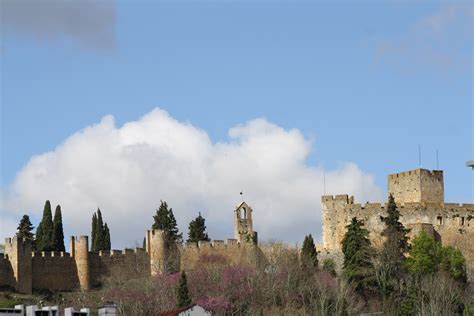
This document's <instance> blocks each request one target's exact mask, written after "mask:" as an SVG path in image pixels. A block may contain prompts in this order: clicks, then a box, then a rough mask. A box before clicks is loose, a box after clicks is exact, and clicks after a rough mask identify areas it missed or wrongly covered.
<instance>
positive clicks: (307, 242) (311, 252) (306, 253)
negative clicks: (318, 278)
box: [301, 234, 318, 269]
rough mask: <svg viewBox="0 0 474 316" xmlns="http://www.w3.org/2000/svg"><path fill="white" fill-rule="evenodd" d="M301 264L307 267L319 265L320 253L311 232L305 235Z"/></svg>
mask: <svg viewBox="0 0 474 316" xmlns="http://www.w3.org/2000/svg"><path fill="white" fill-rule="evenodd" d="M301 266H302V267H303V268H305V269H308V268H317V267H318V253H317V252H316V246H315V245H314V240H313V236H311V234H309V235H307V236H305V238H304V241H303V248H302V249H301Z"/></svg>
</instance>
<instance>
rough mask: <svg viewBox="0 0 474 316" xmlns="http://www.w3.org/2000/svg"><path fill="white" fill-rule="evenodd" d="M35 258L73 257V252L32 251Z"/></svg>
mask: <svg viewBox="0 0 474 316" xmlns="http://www.w3.org/2000/svg"><path fill="white" fill-rule="evenodd" d="M31 257H33V258H71V254H70V253H68V252H64V251H32V252H31Z"/></svg>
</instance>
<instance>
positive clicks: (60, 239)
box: [53, 205, 66, 251]
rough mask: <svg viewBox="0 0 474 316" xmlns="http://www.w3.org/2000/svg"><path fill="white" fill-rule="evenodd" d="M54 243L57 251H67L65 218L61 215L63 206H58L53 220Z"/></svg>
mask: <svg viewBox="0 0 474 316" xmlns="http://www.w3.org/2000/svg"><path fill="white" fill-rule="evenodd" d="M53 241H54V250H55V251H66V248H65V247H64V231H63V218H62V215H61V205H58V206H56V210H55V211H54V220H53Z"/></svg>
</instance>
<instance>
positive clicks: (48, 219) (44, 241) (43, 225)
mask: <svg viewBox="0 0 474 316" xmlns="http://www.w3.org/2000/svg"><path fill="white" fill-rule="evenodd" d="M36 249H37V250H38V251H53V250H54V240H53V216H52V214H51V203H50V202H49V201H46V202H45V204H44V209H43V218H42V220H41V222H40V224H39V225H38V227H37V229H36Z"/></svg>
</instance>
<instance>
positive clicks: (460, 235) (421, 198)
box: [0, 169, 474, 293]
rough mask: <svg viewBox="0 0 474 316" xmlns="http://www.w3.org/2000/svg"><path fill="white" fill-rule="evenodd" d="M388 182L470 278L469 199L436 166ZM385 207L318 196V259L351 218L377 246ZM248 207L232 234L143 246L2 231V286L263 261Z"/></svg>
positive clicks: (85, 281) (93, 282) (157, 236)
mask: <svg viewBox="0 0 474 316" xmlns="http://www.w3.org/2000/svg"><path fill="white" fill-rule="evenodd" d="M388 187H389V192H390V193H392V194H393V196H394V198H395V201H396V203H397V205H398V207H399V209H400V213H401V215H402V216H401V221H402V223H403V224H404V225H405V226H407V227H408V228H411V229H412V231H411V235H412V236H413V235H416V234H417V233H419V232H420V231H422V230H424V231H427V232H428V233H430V234H431V235H432V236H434V237H435V238H436V239H438V240H440V241H441V242H442V243H443V244H444V245H452V246H455V247H457V248H459V249H460V250H461V251H462V252H463V254H464V256H465V257H466V260H467V262H468V275H469V276H470V277H471V278H472V276H474V228H473V225H474V204H454V203H445V202H444V184H443V172H442V171H437V170H435V171H428V170H425V169H416V170H413V171H408V172H402V173H399V174H393V175H389V176H388ZM386 207H387V206H386V204H381V203H366V204H364V205H362V204H356V203H354V197H349V196H348V195H336V196H323V197H322V222H323V245H322V249H318V250H320V251H321V252H320V261H322V260H323V259H324V258H327V257H329V258H333V259H335V260H336V263H339V265H340V262H341V259H342V252H341V241H342V239H343V237H344V234H345V232H346V226H347V225H348V223H349V222H350V220H351V219H352V218H353V217H357V218H359V219H362V220H363V221H364V224H365V227H366V228H367V229H368V230H369V232H370V239H371V241H372V243H373V244H374V245H376V246H380V245H382V243H383V240H382V237H381V232H382V230H383V228H384V224H383V223H382V221H381V219H380V216H385V215H386ZM252 212H253V210H252V208H251V207H250V206H249V205H248V204H247V203H245V202H242V203H240V204H239V205H238V206H237V207H236V209H235V210H234V238H233V239H227V240H226V241H223V240H214V241H211V242H199V243H185V244H184V245H178V246H176V247H175V248H172V249H170V248H167V247H165V242H164V235H163V232H162V231H160V230H148V231H146V234H145V249H142V248H136V249H134V250H132V249H125V250H112V251H99V252H91V251H89V240H88V237H87V236H80V237H79V238H77V237H71V239H70V248H69V249H70V253H66V252H32V251H31V245H30V243H29V242H28V241H25V240H17V239H16V238H12V239H11V238H7V240H6V243H5V254H4V255H2V254H0V287H1V286H10V287H13V288H15V289H16V290H17V291H18V292H23V293H31V292H32V290H33V289H49V290H55V291H73V290H90V289H92V288H94V287H98V286H100V285H101V283H102V282H103V279H104V278H105V277H107V276H110V275H112V274H113V272H114V271H119V272H121V274H122V275H126V278H129V279H131V278H134V277H140V276H149V275H153V274H156V273H160V272H162V271H164V265H165V261H166V260H167V259H168V258H174V259H175V264H176V265H175V268H176V270H189V269H192V268H193V267H195V266H196V265H197V264H199V263H200V260H202V258H203V256H206V255H208V256H214V258H217V259H218V260H222V258H224V260H226V262H228V263H229V264H233V263H248V264H252V265H262V264H266V263H265V262H266V258H265V256H264V255H263V252H262V250H261V249H260V247H259V246H258V240H257V232H255V231H254V230H253V221H252ZM211 259H212V258H211ZM166 262H168V261H166Z"/></svg>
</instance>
